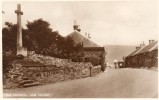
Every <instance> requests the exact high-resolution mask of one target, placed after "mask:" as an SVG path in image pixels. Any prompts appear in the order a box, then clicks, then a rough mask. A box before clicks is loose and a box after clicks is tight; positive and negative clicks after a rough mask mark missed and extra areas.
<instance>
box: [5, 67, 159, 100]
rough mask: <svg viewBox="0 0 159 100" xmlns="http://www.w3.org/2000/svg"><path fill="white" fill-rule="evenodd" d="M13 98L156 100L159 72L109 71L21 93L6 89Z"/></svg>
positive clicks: (22, 90) (127, 69) (20, 91)
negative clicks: (127, 99)
mask: <svg viewBox="0 0 159 100" xmlns="http://www.w3.org/2000/svg"><path fill="white" fill-rule="evenodd" d="M3 92H4V94H3V96H4V97H11V98H26V97H27V98H28V97H29V98H50V97H51V98H157V97H158V72H157V71H151V70H146V69H131V68H123V69H110V70H108V71H105V72H102V73H101V74H99V75H97V76H94V77H88V78H83V79H76V80H70V81H65V82H60V83H55V84H47V85H42V86H34V87H28V88H18V89H4V91H3Z"/></svg>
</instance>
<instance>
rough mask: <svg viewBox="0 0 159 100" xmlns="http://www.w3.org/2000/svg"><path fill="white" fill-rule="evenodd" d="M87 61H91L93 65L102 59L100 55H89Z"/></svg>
mask: <svg viewBox="0 0 159 100" xmlns="http://www.w3.org/2000/svg"><path fill="white" fill-rule="evenodd" d="M86 61H87V62H91V63H92V65H93V66H97V65H100V64H101V59H100V58H99V57H88V58H87V60H86Z"/></svg>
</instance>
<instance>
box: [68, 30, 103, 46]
mask: <svg viewBox="0 0 159 100" xmlns="http://www.w3.org/2000/svg"><path fill="white" fill-rule="evenodd" d="M66 37H71V38H72V39H73V41H74V42H75V43H76V44H79V43H81V44H82V43H83V47H101V46H99V45H98V44H96V43H94V42H93V41H91V40H90V39H88V38H86V37H85V36H83V35H82V34H81V33H80V32H78V31H76V30H75V31H74V32H72V33H70V34H69V35H67V36H66Z"/></svg>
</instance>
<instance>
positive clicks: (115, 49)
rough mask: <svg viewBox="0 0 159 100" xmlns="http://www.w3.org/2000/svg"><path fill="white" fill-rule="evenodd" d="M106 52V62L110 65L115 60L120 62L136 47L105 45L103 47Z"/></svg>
mask: <svg viewBox="0 0 159 100" xmlns="http://www.w3.org/2000/svg"><path fill="white" fill-rule="evenodd" d="M104 47H105V49H106V52H107V55H106V60H107V61H108V63H109V64H110V65H112V64H113V61H114V60H115V59H117V60H118V61H120V60H122V58H123V56H128V55H129V54H130V53H131V52H133V51H134V50H135V47H136V46H131V45H105V46H104Z"/></svg>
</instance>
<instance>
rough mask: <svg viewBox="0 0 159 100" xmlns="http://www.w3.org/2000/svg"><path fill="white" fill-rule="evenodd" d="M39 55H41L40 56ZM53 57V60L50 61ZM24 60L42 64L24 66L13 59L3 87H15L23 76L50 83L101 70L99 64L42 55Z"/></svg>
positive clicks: (85, 75) (96, 72)
mask: <svg viewBox="0 0 159 100" xmlns="http://www.w3.org/2000/svg"><path fill="white" fill-rule="evenodd" d="M40 56H41V57H40ZM51 59H54V61H51ZM24 60H28V61H30V60H32V61H34V62H37V61H38V62H41V63H42V64H43V65H39V66H31V65H29V66H26V65H23V63H22V62H21V63H18V62H17V61H14V62H13V63H12V65H11V66H12V67H11V69H10V71H9V73H6V74H5V75H4V76H3V83H4V86H5V87H8V88H15V87H18V85H19V84H20V83H21V81H23V79H24V78H28V79H29V80H33V81H35V82H39V83H40V84H50V83H55V82H60V81H66V80H74V79H79V78H84V77H89V76H90V69H91V73H92V76H95V75H97V74H98V73H100V72H101V66H93V65H92V64H91V63H89V62H80V63H75V62H69V61H68V60H62V59H56V60H57V61H55V58H52V57H43V56H42V55H34V56H30V57H28V58H27V59H24Z"/></svg>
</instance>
